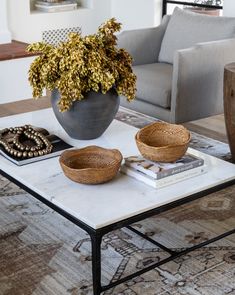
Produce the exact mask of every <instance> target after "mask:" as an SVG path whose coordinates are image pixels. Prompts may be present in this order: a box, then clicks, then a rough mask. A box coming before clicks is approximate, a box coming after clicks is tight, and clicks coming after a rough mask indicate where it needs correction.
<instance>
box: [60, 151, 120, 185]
mask: <svg viewBox="0 0 235 295" xmlns="http://www.w3.org/2000/svg"><path fill="white" fill-rule="evenodd" d="M59 161H60V165H61V167H62V169H63V171H64V174H65V175H66V176H67V177H68V178H70V179H71V180H73V181H75V182H79V183H85V184H98V183H104V182H107V181H109V180H111V179H112V178H114V176H115V175H116V174H117V172H118V170H119V168H120V165H121V162H122V154H121V153H120V152H119V151H118V150H115V149H104V148H101V147H98V146H89V147H86V148H82V149H76V150H68V151H65V152H63V153H62V154H61V156H60V159H59Z"/></svg>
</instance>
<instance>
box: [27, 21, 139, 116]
mask: <svg viewBox="0 0 235 295" xmlns="http://www.w3.org/2000/svg"><path fill="white" fill-rule="evenodd" d="M120 29H121V24H120V23H118V22H117V21H116V20H115V19H114V18H112V19H110V20H108V21H107V22H106V23H104V24H103V25H101V26H100V27H99V29H98V32H97V33H96V34H94V35H89V36H85V37H82V36H81V35H80V34H78V33H70V34H69V35H68V40H67V41H66V42H61V43H60V44H59V45H58V46H53V45H49V44H47V43H43V42H37V43H33V44H31V45H29V46H28V48H27V49H28V51H29V52H34V53H40V55H39V56H38V57H37V58H36V59H35V60H34V61H33V62H32V64H31V66H30V69H29V82H30V85H31V86H32V88H33V97H34V98H38V97H41V96H42V92H43V90H44V89H48V90H52V89H55V88H58V90H59V91H60V94H61V98H60V101H59V108H60V110H61V111H66V110H68V109H69V108H70V107H71V105H72V103H73V102H74V101H76V100H81V99H83V98H85V94H86V93H87V92H89V91H91V90H93V91H96V92H99V91H101V92H102V93H104V94H105V93H106V92H107V91H109V90H110V89H111V88H114V89H115V90H116V91H117V93H118V94H119V95H124V96H126V97H127V99H128V100H129V101H131V100H133V99H134V98H135V92H136V76H135V74H134V73H133V71H132V57H131V56H130V54H129V53H128V52H127V51H126V50H124V49H118V48H117V47H116V45H117V37H116V36H115V35H114V33H116V32H118V31H120Z"/></svg>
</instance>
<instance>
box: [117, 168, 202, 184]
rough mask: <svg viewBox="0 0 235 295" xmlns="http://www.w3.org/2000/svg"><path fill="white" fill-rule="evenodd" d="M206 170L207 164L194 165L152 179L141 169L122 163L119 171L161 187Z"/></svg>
mask: <svg viewBox="0 0 235 295" xmlns="http://www.w3.org/2000/svg"><path fill="white" fill-rule="evenodd" d="M207 171H208V167H207V165H203V166H200V167H196V168H193V169H190V170H187V171H183V172H181V173H177V174H174V175H170V176H167V177H164V178H161V179H154V178H152V177H150V176H148V175H146V174H144V173H143V172H141V171H137V170H134V169H132V168H130V167H127V166H125V165H122V167H121V172H122V173H124V174H126V175H128V176H131V177H133V178H135V179H137V180H139V181H142V182H144V183H146V184H148V185H150V186H152V187H154V188H163V187H166V186H168V185H171V184H175V183H177V182H180V181H184V180H186V179H189V178H192V177H196V176H198V175H201V174H204V173H206V172H207Z"/></svg>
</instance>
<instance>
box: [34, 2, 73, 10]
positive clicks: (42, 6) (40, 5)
mask: <svg viewBox="0 0 235 295" xmlns="http://www.w3.org/2000/svg"><path fill="white" fill-rule="evenodd" d="M35 7H36V8H37V9H38V10H41V11H44V12H59V11H68V10H74V9H77V1H76V0H62V1H58V2H48V1H43V0H37V1H35Z"/></svg>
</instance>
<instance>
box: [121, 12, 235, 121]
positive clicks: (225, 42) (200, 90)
mask: <svg viewBox="0 0 235 295" xmlns="http://www.w3.org/2000/svg"><path fill="white" fill-rule="evenodd" d="M202 28H203V29H202ZM234 36H235V18H225V17H209V16H202V15H196V14H195V13H190V12H184V11H182V10H180V9H176V10H175V11H174V13H173V15H172V16H171V17H170V16H165V17H164V18H163V20H162V23H161V25H160V26H158V27H155V28H147V29H140V30H132V31H124V32H122V33H121V34H120V35H119V37H118V46H119V47H122V48H125V49H127V50H128V51H129V53H131V55H132V56H133V59H134V63H133V70H134V72H135V74H136V75H137V97H136V100H135V101H134V102H131V103H128V102H126V100H125V99H123V98H121V105H122V106H125V107H127V108H131V109H134V110H136V111H139V112H142V113H145V114H148V115H151V116H154V117H156V118H159V119H161V120H165V121H168V122H173V123H181V122H186V121H191V120H196V119H199V118H204V117H208V116H211V115H215V114H219V113H222V112H223V71H224V65H225V64H227V63H230V62H233V61H235V39H233V38H234Z"/></svg>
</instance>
